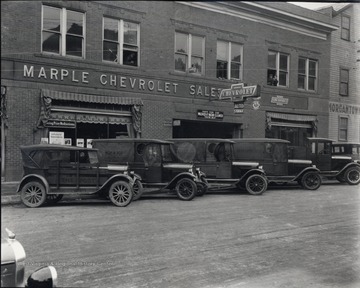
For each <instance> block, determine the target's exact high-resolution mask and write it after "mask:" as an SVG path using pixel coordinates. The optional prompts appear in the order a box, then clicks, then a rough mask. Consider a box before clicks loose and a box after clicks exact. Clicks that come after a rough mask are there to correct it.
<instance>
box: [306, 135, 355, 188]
mask: <svg viewBox="0 0 360 288" xmlns="http://www.w3.org/2000/svg"><path fill="white" fill-rule="evenodd" d="M333 142H334V141H333V140H331V139H327V138H318V137H310V138H308V139H307V144H306V158H307V159H309V160H311V161H312V162H313V164H315V165H316V167H317V168H319V170H320V175H321V176H322V177H324V178H327V179H337V180H338V181H339V182H347V183H348V184H349V185H357V184H359V183H360V164H359V163H358V162H357V160H353V159H351V157H344V156H341V157H339V156H338V155H333V152H332V151H333V147H332V143H333Z"/></svg>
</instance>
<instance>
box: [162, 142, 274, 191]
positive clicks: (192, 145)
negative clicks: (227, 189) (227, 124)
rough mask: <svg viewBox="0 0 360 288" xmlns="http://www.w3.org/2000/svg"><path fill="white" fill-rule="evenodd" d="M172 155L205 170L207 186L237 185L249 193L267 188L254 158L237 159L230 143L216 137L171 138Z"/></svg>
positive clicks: (264, 178) (263, 173)
mask: <svg viewBox="0 0 360 288" xmlns="http://www.w3.org/2000/svg"><path fill="white" fill-rule="evenodd" d="M169 141H171V142H173V144H171V148H172V149H171V150H172V153H173V155H175V157H176V158H177V159H178V161H180V162H182V163H193V164H195V165H196V167H199V168H200V170H201V171H202V172H204V173H205V175H206V177H205V180H206V181H207V183H208V186H209V188H212V187H219V185H220V186H237V187H238V188H241V189H245V190H246V191H247V192H248V193H250V194H252V195H260V194H262V193H264V192H265V191H266V189H267V179H266V177H265V172H264V170H263V169H262V168H261V167H260V165H259V163H258V162H256V161H238V160H236V159H235V158H234V155H233V144H234V142H233V141H231V140H226V139H216V138H174V139H171V140H169Z"/></svg>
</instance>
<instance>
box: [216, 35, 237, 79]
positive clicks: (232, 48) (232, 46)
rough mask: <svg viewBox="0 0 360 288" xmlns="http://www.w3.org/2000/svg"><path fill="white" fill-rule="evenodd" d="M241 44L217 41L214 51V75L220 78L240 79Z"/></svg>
mask: <svg viewBox="0 0 360 288" xmlns="http://www.w3.org/2000/svg"><path fill="white" fill-rule="evenodd" d="M242 51H243V49H242V45H240V44H237V43H233V42H225V41H218V42H217V53H216V77H217V78H220V79H237V80H240V79H242V65H241V63H242V54H243V53H242Z"/></svg>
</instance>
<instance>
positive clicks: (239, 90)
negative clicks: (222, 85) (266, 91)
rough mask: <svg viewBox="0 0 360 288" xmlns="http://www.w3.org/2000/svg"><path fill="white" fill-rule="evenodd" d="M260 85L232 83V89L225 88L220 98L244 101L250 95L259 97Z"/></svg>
mask: <svg viewBox="0 0 360 288" xmlns="http://www.w3.org/2000/svg"><path fill="white" fill-rule="evenodd" d="M259 96H260V86H259V85H253V86H244V83H238V84H233V85H231V88H230V89H223V90H221V93H220V97H219V98H220V100H231V101H232V102H244V101H245V100H246V98H248V97H259Z"/></svg>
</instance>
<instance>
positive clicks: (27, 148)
mask: <svg viewBox="0 0 360 288" xmlns="http://www.w3.org/2000/svg"><path fill="white" fill-rule="evenodd" d="M20 150H21V151H23V152H27V153H28V152H30V151H35V150H72V151H79V150H86V151H97V150H98V149H95V148H85V147H76V146H67V145H57V144H34V145H27V146H20Z"/></svg>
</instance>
